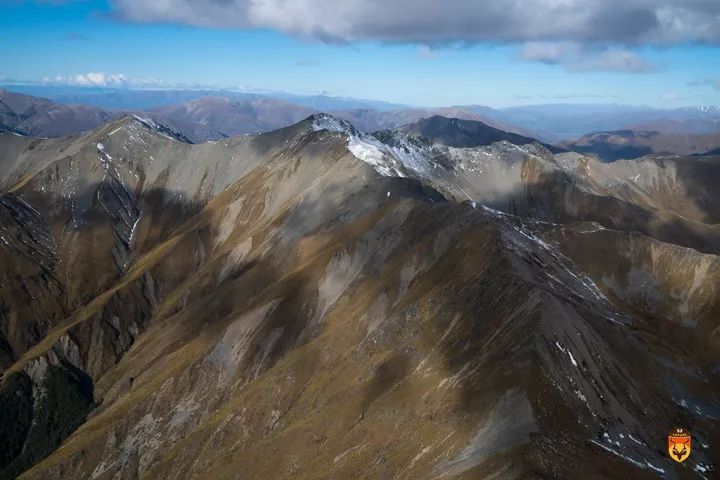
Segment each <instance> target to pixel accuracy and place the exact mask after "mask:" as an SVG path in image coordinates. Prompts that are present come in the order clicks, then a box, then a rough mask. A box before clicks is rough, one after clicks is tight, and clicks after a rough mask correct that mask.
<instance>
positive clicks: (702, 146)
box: [562, 130, 720, 161]
mask: <svg viewBox="0 0 720 480" xmlns="http://www.w3.org/2000/svg"><path fill="white" fill-rule="evenodd" d="M562 146H564V147H565V148H567V149H568V150H572V151H575V152H579V153H591V154H595V155H597V156H598V157H599V158H601V159H602V160H605V161H614V160H619V159H630V158H638V157H642V156H644V155H651V154H657V155H697V154H707V152H710V151H712V150H717V149H718V148H720V132H716V133H705V134H698V135H688V134H662V133H660V132H658V131H645V130H639V131H636V130H618V131H614V132H598V133H592V134H589V135H584V136H583V137H581V138H579V139H577V140H574V141H571V142H564V143H563V144H562Z"/></svg>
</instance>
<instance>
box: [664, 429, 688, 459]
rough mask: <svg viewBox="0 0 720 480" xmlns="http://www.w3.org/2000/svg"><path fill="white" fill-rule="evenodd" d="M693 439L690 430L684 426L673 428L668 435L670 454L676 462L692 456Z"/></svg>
mask: <svg viewBox="0 0 720 480" xmlns="http://www.w3.org/2000/svg"><path fill="white" fill-rule="evenodd" d="M690 450H692V439H691V437H690V432H688V431H687V430H685V429H684V428H673V430H672V432H670V435H668V454H669V455H670V458H672V459H673V460H675V461H676V462H680V463H682V462H684V461H685V460H687V459H688V457H690Z"/></svg>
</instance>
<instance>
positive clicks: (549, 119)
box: [0, 85, 720, 143]
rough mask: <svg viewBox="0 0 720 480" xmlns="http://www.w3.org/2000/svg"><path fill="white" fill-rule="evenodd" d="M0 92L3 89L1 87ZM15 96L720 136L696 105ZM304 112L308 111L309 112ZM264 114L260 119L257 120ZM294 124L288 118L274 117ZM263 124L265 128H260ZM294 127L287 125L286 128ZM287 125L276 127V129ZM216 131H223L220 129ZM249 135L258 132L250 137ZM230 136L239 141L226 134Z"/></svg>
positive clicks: (715, 110) (381, 124) (520, 129)
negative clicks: (274, 107) (256, 106)
mask: <svg viewBox="0 0 720 480" xmlns="http://www.w3.org/2000/svg"><path fill="white" fill-rule="evenodd" d="M0 88H2V86H1V85H0ZM5 88H6V89H8V90H11V91H13V92H17V93H24V94H27V95H31V96H36V97H43V98H47V99H50V100H53V101H55V102H57V103H61V104H66V105H68V104H83V105H89V106H94V107H97V108H101V109H104V110H122V111H138V110H143V111H146V110H155V109H165V108H168V105H176V106H177V105H179V104H184V103H188V102H193V101H196V100H199V99H204V98H205V97H222V98H225V99H227V100H230V101H231V103H233V102H239V103H240V104H251V103H252V102H256V101H258V100H261V99H273V100H275V101H280V102H282V104H283V105H285V106H286V107H288V108H289V106H290V105H292V106H294V107H304V108H305V109H309V110H312V111H315V112H327V113H332V114H333V115H335V116H336V117H338V118H344V119H346V120H349V121H351V122H353V124H354V125H355V126H356V127H357V128H359V129H361V130H363V131H366V132H369V131H374V130H382V129H387V128H395V127H397V126H399V125H403V124H406V123H412V122H414V121H417V120H419V119H420V118H426V117H429V116H432V115H442V116H445V117H455V118H464V119H469V120H479V121H482V122H484V123H486V124H488V125H491V126H493V127H495V128H498V129H501V130H505V131H509V132H513V133H518V134H520V135H525V136H530V137H533V138H538V139H540V140H542V141H544V142H546V143H558V142H561V141H569V140H572V139H575V138H578V137H581V136H583V135H586V134H589V133H594V132H605V131H616V130H626V129H630V130H647V131H658V132H660V133H663V134H703V133H715V132H718V131H720V107H718V106H699V107H686V108H678V109H659V108H652V107H646V106H628V105H615V104H545V105H529V106H516V107H508V108H497V109H496V108H490V107H487V106H483V105H457V106H452V107H441V108H435V107H433V108H428V107H415V106H410V105H404V104H398V103H389V102H382V101H375V100H364V99H354V98H349V97H333V96H328V95H293V94H288V93H284V92H235V91H228V90H210V89H205V90H188V89H185V90H131V89H109V88H89V87H58V86H46V85H6V86H5ZM306 111H307V110H306ZM264 115H267V113H262V114H259V116H260V117H262V116H264ZM283 115H286V118H296V117H295V116H293V114H292V112H290V113H287V114H286V113H280V114H278V113H272V115H270V116H271V117H282V116H283ZM259 123H260V124H262V122H259ZM287 125H289V123H288V124H287ZM280 126H285V125H275V124H274V127H275V128H279V127H280ZM210 128H211V130H217V131H223V129H218V128H217V126H212V127H210ZM245 130H247V131H248V132H253V133H254V132H257V131H261V130H260V129H258V130H254V131H253V130H252V129H251V128H250V127H248V128H247V129H245ZM229 134H237V132H235V133H229Z"/></svg>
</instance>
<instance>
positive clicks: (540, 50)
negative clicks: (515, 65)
mask: <svg viewBox="0 0 720 480" xmlns="http://www.w3.org/2000/svg"><path fill="white" fill-rule="evenodd" d="M519 57H520V58H521V59H522V60H527V61H535V62H542V63H547V64H550V65H562V66H563V67H565V69H566V70H569V71H573V72H590V71H610V72H623V73H647V72H650V71H652V70H653V69H654V66H653V65H652V64H651V63H649V62H647V61H646V60H643V59H642V58H640V57H639V56H638V55H636V54H634V53H633V52H631V51H629V50H625V49H621V48H612V47H610V48H604V49H602V48H588V47H585V46H583V45H582V44H580V43H575V42H528V43H526V44H524V45H523V46H522V48H521V49H520V53H519Z"/></svg>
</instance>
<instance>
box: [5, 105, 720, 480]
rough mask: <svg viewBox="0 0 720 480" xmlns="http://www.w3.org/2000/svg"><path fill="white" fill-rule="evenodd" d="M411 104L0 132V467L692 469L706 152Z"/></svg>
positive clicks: (61, 471)
mask: <svg viewBox="0 0 720 480" xmlns="http://www.w3.org/2000/svg"><path fill="white" fill-rule="evenodd" d="M68 108H70V107H68ZM73 108H74V107H73ZM227 108H236V107H234V106H233V105H232V102H230V101H229V102H228V104H221V109H227ZM256 109H258V110H259V109H260V107H259V106H258V107H256ZM12 111H13V112H17V110H12ZM157 114H158V115H161V113H160V112H157ZM172 114H174V113H173V112H172V111H165V112H162V115H167V116H168V117H171V116H172ZM181 114H182V116H183V117H186V116H187V115H191V114H192V115H195V113H194V111H193V110H186V111H181ZM48 115H49V114H48ZM10 117H11V115H9V116H8V118H10ZM5 118H6V117H3V120H2V122H3V123H5V122H6V120H5ZM176 118H179V117H176ZM194 118H195V120H198V121H199V124H200V125H202V126H203V128H207V125H209V124H210V121H208V122H206V124H204V125H203V124H202V123H201V120H202V118H203V117H202V116H196V117H194ZM251 118H252V119H253V121H257V120H256V119H258V118H263V119H264V118H267V117H265V116H254V115H251ZM283 120H289V119H287V118H284V119H283ZM273 121H274V120H273ZM415 122H416V123H413V124H407V125H405V126H402V127H401V128H390V129H388V128H386V129H381V131H379V132H376V133H374V134H371V133H368V132H367V131H365V129H360V128H356V127H355V126H354V125H353V124H352V123H351V122H348V121H347V120H345V119H343V118H339V117H337V116H334V115H328V114H316V113H314V114H312V115H310V116H308V117H307V118H304V119H302V120H300V121H298V122H296V123H294V124H293V125H290V126H287V127H285V128H281V129H277V130H273V131H270V132H266V133H259V134H251V135H241V136H233V137H230V138H222V139H219V140H215V141H211V142H203V143H196V144H193V143H191V141H190V140H191V139H189V138H188V137H189V135H187V134H186V133H185V132H183V131H179V130H176V128H175V126H174V125H171V124H168V125H163V124H162V123H161V122H159V121H158V120H157V118H155V117H153V118H150V117H148V116H141V115H122V116H120V117H118V118H114V119H113V120H111V121H110V122H108V123H103V124H102V125H100V126H98V127H96V128H94V129H91V130H88V131H85V132H83V133H76V134H74V135H73V136H68V137H62V138H46V139H39V138H33V137H31V136H27V135H17V134H11V133H0V258H1V259H2V260H1V261H0V285H2V288H0V371H2V379H1V380H0V397H1V398H2V402H0V405H1V406H2V408H0V440H1V441H0V445H1V446H2V449H1V450H0V478H15V477H18V476H19V478H23V479H43V480H47V479H68V478H97V479H105V478H107V479H110V478H118V479H124V478H133V479H134V478H153V479H163V478H167V479H175V478H213V479H222V478H228V479H230V478H307V479H314V478H329V479H341V478H342V479H344V478H400V479H411V478H413V479H414V478H453V479H470V478H473V479H478V478H480V479H491V478H493V479H517V478H559V479H577V478H597V479H600V478H603V479H604V478H608V479H609V478H638V479H644V478H648V479H650V478H658V477H660V478H667V479H680V478H698V477H700V478H712V476H713V475H714V474H715V473H716V471H717V468H718V465H719V462H720V454H719V453H718V450H717V449H716V448H714V446H715V445H716V444H717V443H718V442H720V425H719V424H718V418H720V398H718V392H719V391H720V388H719V387H720V377H719V376H718V370H717V358H718V354H719V353H720V338H719V337H718V331H720V324H719V323H718V321H719V319H720V291H718V289H717V286H718V285H720V260H719V259H718V258H719V257H718V254H720V201H719V199H718V192H717V188H716V186H717V184H718V181H720V162H719V161H718V158H717V157H712V156H677V157H659V156H645V157H642V158H638V159H635V160H618V161H615V162H612V163H605V162H602V161H600V160H598V159H597V158H595V157H592V156H586V155H584V154H582V153H574V152H566V151H560V150H555V151H551V149H549V148H548V146H547V145H544V144H542V143H540V142H538V141H534V140H533V139H532V138H527V137H524V136H522V137H519V136H518V135H516V134H512V133H507V132H501V131H499V130H498V129H495V128H493V127H492V126H489V125H485V124H478V123H477V121H475V122H468V121H466V120H462V119H447V118H442V117H431V118H428V119H426V120H419V121H418V120H415ZM406 123H411V122H406ZM20 124H22V122H21V123H20ZM11 128H17V127H15V126H12V127H11ZM197 128H200V127H197ZM678 424H681V425H683V426H684V427H686V428H688V429H689V430H690V431H691V432H692V435H693V451H692V456H691V457H690V459H689V460H687V461H686V462H685V463H684V464H680V463H677V462H674V461H672V460H671V459H670V458H669V457H668V456H667V453H666V452H665V449H666V443H665V442H666V436H667V433H668V431H669V429H670V428H672V427H674V426H676V425H678Z"/></svg>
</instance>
